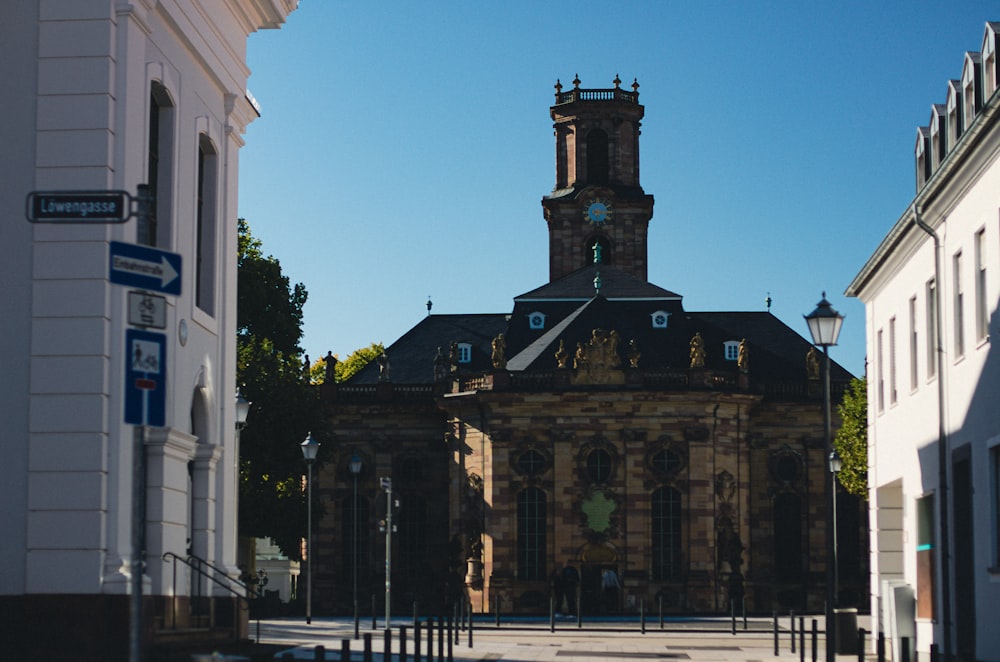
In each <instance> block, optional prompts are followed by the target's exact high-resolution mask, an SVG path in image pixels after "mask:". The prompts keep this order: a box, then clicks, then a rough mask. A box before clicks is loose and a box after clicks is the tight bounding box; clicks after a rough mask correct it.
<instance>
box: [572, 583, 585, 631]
mask: <svg viewBox="0 0 1000 662" xmlns="http://www.w3.org/2000/svg"><path fill="white" fill-rule="evenodd" d="M573 599H574V600H575V601H576V629H577V630H580V629H582V628H583V612H582V611H581V610H580V585H579V584H577V586H576V595H575V596H574V598H573Z"/></svg>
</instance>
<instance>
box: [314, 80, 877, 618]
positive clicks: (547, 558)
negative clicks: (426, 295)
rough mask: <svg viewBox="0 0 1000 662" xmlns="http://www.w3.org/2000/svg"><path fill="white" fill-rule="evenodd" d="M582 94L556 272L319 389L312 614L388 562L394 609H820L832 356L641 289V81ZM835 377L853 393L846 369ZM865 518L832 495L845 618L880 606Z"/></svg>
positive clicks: (850, 500) (556, 241) (560, 170)
mask: <svg viewBox="0 0 1000 662" xmlns="http://www.w3.org/2000/svg"><path fill="white" fill-rule="evenodd" d="M572 85H573V86H572V88H570V89H563V87H562V86H561V85H560V84H558V83H557V84H556V86H555V88H556V92H555V102H554V104H553V105H552V106H551V108H550V115H551V118H552V121H553V128H554V133H555V147H556V150H555V162H556V169H555V171H556V181H555V186H554V187H553V189H552V192H551V193H550V194H549V195H547V196H545V197H543V199H542V210H543V213H544V218H545V222H546V223H547V225H548V237H549V281H548V282H547V283H543V284H541V285H540V286H539V287H537V288H536V289H533V290H531V291H529V292H525V293H523V294H519V295H517V296H515V297H514V303H513V308H512V309H511V310H509V311H506V312H501V313H497V314H476V315H473V314H470V315H428V316H427V317H426V318H424V319H423V320H421V322H420V323H419V324H417V325H416V326H415V327H413V328H412V329H411V330H410V331H408V332H407V333H406V334H404V335H403V336H402V337H401V338H399V339H398V340H397V341H396V342H394V343H392V344H391V345H390V346H389V347H387V349H386V351H385V354H384V355H383V356H382V357H381V358H380V360H379V361H377V362H373V363H371V364H369V365H368V366H366V367H365V368H364V369H363V370H362V371H360V372H359V373H357V374H356V375H355V376H354V377H353V378H352V379H350V380H349V381H347V382H345V383H339V384H338V383H333V381H332V379H331V380H330V381H329V382H328V383H326V384H324V385H323V386H322V387H321V388H322V392H323V396H324V399H325V400H326V402H327V403H328V405H329V407H330V412H331V416H332V423H333V425H332V429H333V431H334V434H335V436H336V439H337V441H338V443H337V448H336V449H335V450H333V449H330V450H332V452H331V453H329V454H328V455H327V462H326V464H325V465H324V466H323V468H322V469H321V471H320V472H319V474H318V476H317V481H316V485H315V488H314V489H315V490H316V491H317V492H316V493H317V494H318V495H319V498H320V499H321V500H322V502H323V503H324V515H323V517H322V518H321V520H320V521H319V526H318V528H317V529H315V530H314V540H313V546H312V547H313V555H314V557H315V558H314V559H313V562H314V564H315V565H314V566H313V568H314V574H313V577H314V582H315V583H314V594H313V604H314V609H316V610H317V612H329V613H347V612H349V611H350V610H351V605H352V601H353V600H355V599H357V600H358V601H359V602H360V605H361V609H362V612H363V613H367V612H368V610H369V609H370V608H371V607H370V605H371V604H373V603H372V601H373V599H374V600H375V601H376V602H377V608H378V610H379V611H381V610H382V609H384V603H383V602H382V600H383V599H384V595H383V592H384V586H385V580H386V577H385V572H386V567H387V565H388V566H389V567H390V568H391V570H390V572H391V577H390V579H391V587H392V602H393V604H392V607H393V611H394V612H395V613H409V612H410V610H411V609H412V603H413V601H415V600H416V601H418V602H419V603H420V605H421V611H423V612H424V613H427V612H428V611H430V610H433V609H440V608H441V607H442V606H443V604H445V603H446V602H447V601H453V600H455V599H461V598H463V597H464V598H465V599H467V600H468V601H470V602H471V604H472V605H473V608H474V609H475V610H476V611H477V612H492V611H493V610H495V609H499V610H500V611H502V612H503V613H525V614H528V613H547V612H548V610H549V606H550V599H556V600H558V601H559V604H558V605H557V606H556V610H557V611H562V612H570V613H572V612H573V611H574V610H575V609H576V607H577V605H579V609H581V610H582V612H583V613H584V614H585V615H587V614H593V615H598V614H619V613H637V612H638V610H639V609H640V606H642V605H645V608H646V610H647V611H653V610H655V609H657V608H658V606H659V605H662V608H663V610H664V612H665V613H713V612H714V613H719V612H723V613H728V612H729V609H730V606H731V604H732V603H733V602H732V601H734V602H735V604H736V608H737V610H740V609H741V608H743V606H744V605H745V608H746V609H747V611H748V612H767V613H770V612H771V610H773V609H778V610H787V609H794V610H796V611H803V610H806V609H808V610H813V611H817V610H822V609H823V605H824V596H825V591H826V569H827V565H826V564H827V557H826V552H825V550H826V548H827V544H826V543H827V541H826V538H825V534H824V531H825V525H826V518H827V516H828V513H827V508H826V506H825V503H826V501H825V496H824V494H825V492H824V484H825V480H826V472H827V458H826V453H825V451H824V449H825V442H824V415H823V397H822V395H823V389H822V382H821V380H820V377H821V372H820V361H819V352H818V350H817V349H816V348H814V347H813V346H812V344H811V343H810V342H809V341H808V340H806V339H804V338H803V337H802V336H801V335H799V334H798V333H797V332H795V331H793V330H792V329H791V328H789V327H788V326H787V325H785V324H784V323H783V322H781V321H780V320H779V319H777V318H776V317H774V316H773V315H771V314H770V313H769V312H691V311H688V310H686V309H685V308H684V306H683V304H682V296H681V295H680V294H677V293H675V292H673V291H671V290H669V289H665V288H663V287H660V286H658V285H655V284H653V283H650V282H649V281H648V280H647V268H648V260H649V252H648V246H647V231H648V226H649V223H650V221H651V220H652V218H653V207H654V204H653V203H654V200H653V196H652V195H650V194H649V193H646V191H645V190H643V187H642V185H641V182H640V178H639V143H640V141H639V139H640V127H641V122H642V120H643V115H644V107H643V106H642V105H641V104H640V103H639V92H638V89H639V85H638V83H637V82H633V83H632V85H631V86H626V87H625V88H623V87H622V85H621V81H620V80H619V79H618V78H617V76H616V78H615V80H614V82H613V85H614V86H613V87H612V88H606V89H584V88H582V87H580V81H579V79H576V80H574V81H573V83H572ZM470 294H471V293H470ZM329 359H330V360H331V361H332V360H333V357H332V356H330V357H329ZM331 367H332V366H331ZM331 374H332V371H331ZM831 377H832V384H833V398H834V402H839V400H840V395H841V393H842V392H843V390H844V388H845V386H846V384H847V383H848V382H849V380H850V379H851V375H850V374H849V373H848V372H847V371H846V370H844V369H843V368H842V367H840V366H837V365H836V364H833V371H832V374H831ZM835 424H836V421H835ZM386 479H388V480H386ZM386 487H391V490H392V492H391V495H387V493H386V489H385V488H386ZM397 502H398V503H397ZM387 508H391V511H390V512H389V513H387V512H386V511H387ZM864 512H865V511H864V504H863V502H859V500H858V499H856V498H854V497H851V496H850V495H847V494H846V493H845V494H841V495H839V499H838V517H837V531H838V543H839V551H840V553H839V564H838V565H839V570H840V572H839V585H838V589H839V594H840V597H841V600H840V603H841V605H844V606H846V605H848V604H849V603H851V604H854V605H861V604H863V603H864V602H865V601H866V597H865V596H866V587H867V583H866V582H867V560H866V559H867V557H866V553H865V552H866V549H867V536H866V533H865V519H864V517H863V513H864ZM390 514H391V518H392V519H391V526H390V527H388V528H389V531H388V533H390V534H391V540H390V545H389V549H390V563H389V564H387V563H386V547H387V546H386V540H385V537H386V535H387V533H386V532H383V529H385V528H386V526H385V525H386V524H388V522H387V520H388V519H389V517H388V515H390ZM568 567H571V568H573V570H575V572H573V571H570V572H569V576H570V578H569V579H568V580H567V581H558V582H556V581H553V577H559V578H563V577H564V576H566V573H565V569H566V568H568ZM573 576H575V579H574V578H573ZM355 586H357V589H356V591H355ZM373 596H374V598H373Z"/></svg>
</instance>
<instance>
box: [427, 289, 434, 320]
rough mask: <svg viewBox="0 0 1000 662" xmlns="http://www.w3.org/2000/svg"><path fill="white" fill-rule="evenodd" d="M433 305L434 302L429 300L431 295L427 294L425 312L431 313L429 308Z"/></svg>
mask: <svg viewBox="0 0 1000 662" xmlns="http://www.w3.org/2000/svg"><path fill="white" fill-rule="evenodd" d="M433 307H434V303H433V302H432V301H431V295H429V294H428V295H427V314H428V315H430V314H431V308H433Z"/></svg>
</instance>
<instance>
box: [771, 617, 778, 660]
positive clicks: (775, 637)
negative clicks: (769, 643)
mask: <svg viewBox="0 0 1000 662" xmlns="http://www.w3.org/2000/svg"><path fill="white" fill-rule="evenodd" d="M771 613H772V619H773V621H774V656H775V657H777V656H778V612H776V611H775V612H771Z"/></svg>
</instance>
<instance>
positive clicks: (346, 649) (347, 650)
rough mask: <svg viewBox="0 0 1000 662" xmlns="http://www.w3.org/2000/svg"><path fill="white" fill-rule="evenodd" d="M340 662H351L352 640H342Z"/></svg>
mask: <svg viewBox="0 0 1000 662" xmlns="http://www.w3.org/2000/svg"><path fill="white" fill-rule="evenodd" d="M340 662H351V640H350V639H341V640H340Z"/></svg>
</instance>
